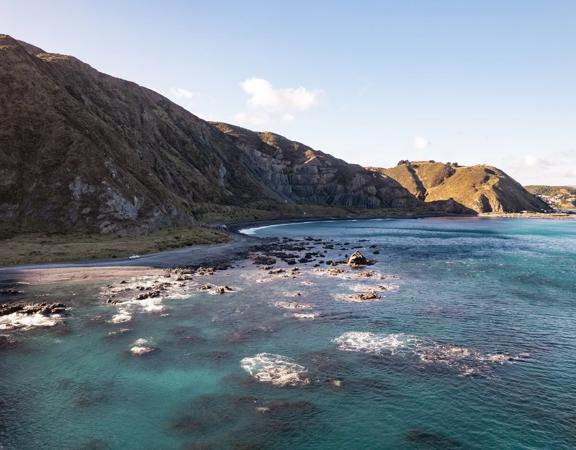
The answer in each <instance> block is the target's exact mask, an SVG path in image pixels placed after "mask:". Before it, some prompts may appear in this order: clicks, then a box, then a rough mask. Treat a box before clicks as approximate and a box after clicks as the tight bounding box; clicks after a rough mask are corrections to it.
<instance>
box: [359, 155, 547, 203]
mask: <svg viewBox="0 0 576 450" xmlns="http://www.w3.org/2000/svg"><path fill="white" fill-rule="evenodd" d="M370 170H372V171H374V172H377V173H381V174H384V175H387V176H389V177H391V178H394V179H395V180H396V181H398V182H399V183H400V184H401V185H402V186H404V187H405V188H406V189H407V190H408V191H410V192H411V193H412V194H413V195H414V196H416V197H417V198H419V199H421V200H424V201H426V202H427V203H429V204H430V205H431V207H432V208H436V209H440V210H445V211H450V212H456V213H462V212H466V211H469V212H480V213H491V212H498V213H507V212H523V211H528V212H542V211H549V210H550V208H549V206H548V205H547V204H546V203H545V202H543V201H542V200H540V199H539V198H538V197H536V196H535V195H532V194H531V193H530V192H528V191H527V190H526V189H524V188H523V187H522V186H521V185H520V184H519V183H518V182H517V181H515V180H514V179H512V178H511V177H510V176H509V175H507V174H506V173H504V172H503V171H502V170H500V169H498V168H496V167H492V166H485V165H477V166H460V165H458V164H456V163H453V164H451V163H439V162H434V161H414V162H410V161H401V162H400V163H399V164H398V165H397V166H396V167H394V168H391V169H381V168H370Z"/></svg>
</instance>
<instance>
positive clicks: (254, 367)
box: [240, 353, 310, 386]
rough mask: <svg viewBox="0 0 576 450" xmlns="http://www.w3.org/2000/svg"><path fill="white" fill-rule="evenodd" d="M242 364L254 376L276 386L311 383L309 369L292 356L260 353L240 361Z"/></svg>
mask: <svg viewBox="0 0 576 450" xmlns="http://www.w3.org/2000/svg"><path fill="white" fill-rule="evenodd" d="M240 366H241V367H242V369H244V370H245V371H246V372H248V373H249V374H250V375H251V376H252V377H253V378H255V379H256V380H258V381H260V382H262V383H270V384H273V385H275V386H300V385H306V384H309V383H310V379H309V378H307V377H306V374H307V372H308V370H307V369H306V367H304V366H301V365H300V364H297V363H296V362H294V361H293V360H292V359H291V358H288V357H286V356H282V355H275V354H273V353H258V354H257V355H254V356H252V357H246V358H244V359H242V361H240Z"/></svg>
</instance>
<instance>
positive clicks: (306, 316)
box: [292, 312, 318, 320]
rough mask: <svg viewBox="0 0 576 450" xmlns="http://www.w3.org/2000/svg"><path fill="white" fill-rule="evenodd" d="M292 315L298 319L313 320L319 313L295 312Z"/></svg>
mask: <svg viewBox="0 0 576 450" xmlns="http://www.w3.org/2000/svg"><path fill="white" fill-rule="evenodd" d="M292 317H294V318H295V319H298V320H312V319H315V318H316V317H318V313H313V312H311V313H294V314H292Z"/></svg>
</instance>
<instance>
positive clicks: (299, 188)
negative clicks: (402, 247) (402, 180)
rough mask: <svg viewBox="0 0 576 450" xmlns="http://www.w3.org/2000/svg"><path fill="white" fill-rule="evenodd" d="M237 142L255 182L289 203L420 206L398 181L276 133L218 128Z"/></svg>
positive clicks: (360, 207)
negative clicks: (258, 181) (256, 179)
mask: <svg viewBox="0 0 576 450" xmlns="http://www.w3.org/2000/svg"><path fill="white" fill-rule="evenodd" d="M214 125H215V126H216V127H218V128H219V129H220V130H221V131H223V132H224V133H226V134H227V135H229V136H231V137H233V138H234V142H235V144H236V146H237V147H238V148H239V149H240V150H241V151H242V154H243V162H244V165H245V166H246V167H249V168H250V170H251V172H252V174H253V176H254V177H256V178H258V179H259V180H261V181H262V182H263V183H264V184H265V185H266V186H269V187H270V188H271V189H273V190H274V191H275V192H277V193H278V194H279V195H281V196H282V198H283V199H285V200H286V201H292V202H297V203H313V204H320V205H331V206H343V207H349V208H356V209H363V208H415V207H417V206H420V202H419V201H418V200H416V199H415V198H414V196H412V195H411V194H410V193H409V192H408V191H407V190H406V189H404V188H403V187H402V186H401V185H400V184H399V183H398V182H397V181H395V180H394V179H392V178H390V177H388V176H386V175H382V174H378V173H375V172H371V171H368V170H366V169H364V168H363V167H361V166H359V165H356V164H348V163H346V162H344V161H342V160H341V159H337V158H335V157H333V156H331V155H328V154H326V153H324V152H321V151H317V150H313V149H311V148H310V147H307V146H306V145H304V144H301V143H299V142H294V141H290V140H288V139H286V138H285V137H283V136H279V135H277V134H274V133H256V132H254V131H250V130H246V129H244V128H240V127H236V126H233V125H229V124H225V123H214Z"/></svg>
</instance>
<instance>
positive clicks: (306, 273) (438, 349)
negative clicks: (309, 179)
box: [0, 219, 576, 449]
mask: <svg viewBox="0 0 576 450" xmlns="http://www.w3.org/2000/svg"><path fill="white" fill-rule="evenodd" d="M255 233H256V234H257V235H258V236H263V237H290V238H294V239H302V238H304V237H307V236H310V237H312V238H322V239H323V240H325V241H331V240H333V241H334V242H333V243H332V245H334V249H328V250H327V253H328V255H327V258H324V259H328V258H329V259H338V258H340V259H341V258H343V257H344V255H345V254H349V253H350V251H352V250H354V249H353V248H352V247H356V246H358V247H361V248H360V249H361V250H362V251H363V252H365V254H366V255H368V256H370V257H373V258H375V259H376V260H377V263H376V264H375V265H374V266H370V267H369V268H368V269H369V270H374V271H376V272H377V273H378V276H382V277H383V279H382V280H378V281H377V282H376V281H374V280H371V279H370V280H366V279H359V280H356V279H345V278H341V277H334V276H329V275H326V274H324V273H323V272H321V271H323V270H325V265H321V266H320V267H318V268H314V267H312V264H297V267H298V268H299V269H300V273H299V275H297V276H296V278H281V277H275V276H271V275H268V273H267V271H263V270H259V269H258V268H257V266H255V265H253V264H252V263H251V262H250V261H244V262H240V263H238V264H237V265H236V267H235V268H233V269H229V270H227V271H223V272H217V273H216V275H213V276H211V277H208V279H209V281H210V282H211V283H214V284H222V285H224V284H226V285H229V286H232V287H233V288H234V292H231V293H227V294H225V295H221V296H214V295H208V294H206V293H203V292H199V293H193V294H190V295H189V296H186V297H184V298H177V299H164V300H163V301H162V305H163V307H164V309H163V310H162V311H157V312H146V311H144V310H143V309H135V310H131V313H132V320H131V321H129V322H126V323H122V324H119V323H116V324H115V323H110V322H109V321H110V319H111V318H112V317H113V316H114V315H115V314H117V313H118V308H117V307H114V306H110V305H106V304H103V303H102V302H101V300H99V299H98V296H97V294H98V290H99V288H100V286H87V287H82V288H80V287H77V288H76V287H75V288H74V289H76V290H77V292H76V293H77V294H78V295H76V296H74V297H72V298H73V299H74V300H71V301H73V306H74V308H73V309H72V311H71V315H70V316H69V317H68V318H67V319H66V321H65V323H64V324H60V325H57V326H55V327H52V328H42V329H33V330H29V331H4V332H1V331H0V334H6V335H10V337H11V339H16V340H17V341H18V344H19V345H16V346H10V347H9V348H4V349H0V375H1V377H0V444H2V445H3V446H4V447H5V448H7V449H12V448H15V449H41V448H47V449H48V448H49V449H53V448H54V449H60V448H66V449H67V448H113V449H160V448H166V449H180V448H277V449H286V448H295V449H324V448H326V449H328V448H343V449H351V448H353V449H364V448H366V449H372V448H375V449H376V448H377V449H380V448H402V449H411V448H413V449H433V448H486V449H494V448H498V449H519V448H526V449H528V448H530V449H540V448H576V221H571V220H565V221H552V220H524V219H418V220H369V221H366V220H364V221H360V220H359V221H333V222H313V223H301V224H288V225H281V226H273V227H267V228H262V229H259V230H256V231H255ZM304 242H307V243H310V242H313V241H304ZM343 243H347V244H348V245H347V246H345V247H343V246H342V244H343ZM371 246H375V247H371ZM320 247H322V246H320ZM341 248H345V250H340V249H341ZM374 251H376V253H374ZM279 266H282V265H281V264H280V265H279ZM282 267H283V266H282ZM350 273H352V275H355V274H357V273H358V271H351V272H350ZM344 275H346V274H344ZM199 281H204V280H199ZM376 284H384V285H386V286H387V288H388V291H386V292H384V293H383V297H382V298H381V299H380V300H378V301H373V302H348V301H343V299H345V298H349V296H350V295H353V293H354V292H353V291H352V290H351V289H353V288H362V286H368V287H369V286H375V285H376ZM70 289H71V288H70V287H66V288H65V289H64V288H62V289H60V288H58V287H56V288H54V287H50V288H49V289H48V288H46V291H45V292H44V294H45V295H47V298H49V299H51V300H54V301H55V300H57V299H58V298H60V297H62V295H64V294H63V293H64V292H65V293H66V295H70ZM294 292H300V293H301V295H300V296H299V297H294V298H291V297H289V294H290V293H294ZM294 301H297V302H300V303H309V304H311V305H312V307H311V308H309V309H307V310H302V311H300V310H298V311H296V312H297V313H313V314H314V315H315V318H314V319H308V320H306V319H304V320H298V319H297V318H295V317H294V316H293V315H292V313H293V311H291V310H286V309H283V308H281V307H278V304H277V302H294ZM123 328H124V329H127V330H128V331H126V332H124V333H122V334H115V335H114V334H113V335H110V333H114V332H115V331H118V330H120V329H123ZM138 338H146V339H147V340H148V342H150V345H151V346H152V347H153V348H154V349H155V351H153V352H152V353H150V354H147V355H144V356H140V357H138V356H134V355H132V354H131V353H130V348H131V346H133V343H134V342H135V341H136V339H138ZM260 353H269V354H271V355H273V356H272V357H271V358H272V361H273V362H275V363H278V364H280V365H281V364H282V361H284V359H283V358H284V357H285V358H289V361H291V362H292V363H293V364H295V365H297V366H296V367H300V368H301V370H302V372H300V373H299V375H298V376H299V377H300V378H298V380H300V381H302V382H296V383H294V385H292V386H279V385H274V384H271V383H267V382H265V381H262V380H260V381H259V380H258V379H257V378H255V377H253V376H251V375H250V374H249V373H248V372H247V371H246V370H245V368H243V367H242V363H243V362H244V366H246V365H247V364H249V363H251V362H252V363H253V362H257V361H260V360H261V359H262V358H263V357H256V358H255V356H256V355H258V354H260ZM493 355H497V356H498V355H506V356H509V358H505V359H509V360H506V361H503V360H498V359H497V358H493V359H490V358H491V357H492V356H493ZM245 358H247V359H245ZM274 358H275V359H274ZM298 376H297V377H298ZM304 380H306V382H304ZM0 447H1V446H0Z"/></svg>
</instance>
